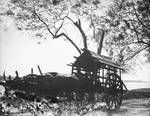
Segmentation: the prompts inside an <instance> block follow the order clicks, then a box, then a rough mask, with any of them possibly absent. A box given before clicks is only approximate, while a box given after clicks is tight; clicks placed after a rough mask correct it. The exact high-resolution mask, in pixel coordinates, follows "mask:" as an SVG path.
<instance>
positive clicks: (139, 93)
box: [124, 88, 150, 99]
mask: <svg viewBox="0 0 150 116" xmlns="http://www.w3.org/2000/svg"><path fill="white" fill-rule="evenodd" d="M139 98H150V88H141V89H132V90H129V91H127V92H126V93H125V95H124V99H139Z"/></svg>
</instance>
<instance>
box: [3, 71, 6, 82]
mask: <svg viewBox="0 0 150 116" xmlns="http://www.w3.org/2000/svg"><path fill="white" fill-rule="evenodd" d="M3 78H4V80H5V81H6V75H5V70H4V72H3Z"/></svg>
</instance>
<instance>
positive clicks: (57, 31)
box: [55, 20, 64, 35]
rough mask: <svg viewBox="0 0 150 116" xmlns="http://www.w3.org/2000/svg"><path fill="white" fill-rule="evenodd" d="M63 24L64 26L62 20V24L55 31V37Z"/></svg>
mask: <svg viewBox="0 0 150 116" xmlns="http://www.w3.org/2000/svg"><path fill="white" fill-rule="evenodd" d="M63 24H64V20H63V22H62V23H61V25H60V26H59V28H58V29H57V31H56V33H55V35H57V33H58V32H59V30H60V29H61V28H62V26H63Z"/></svg>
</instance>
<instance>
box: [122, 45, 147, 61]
mask: <svg viewBox="0 0 150 116" xmlns="http://www.w3.org/2000/svg"><path fill="white" fill-rule="evenodd" d="M148 47H149V46H145V47H144V48H142V49H140V50H138V51H137V52H135V53H134V54H133V55H131V56H129V57H127V58H126V59H125V60H124V62H125V61H129V60H130V59H132V58H133V57H135V56H136V55H137V54H139V53H140V52H142V51H143V50H145V49H147V48H148Z"/></svg>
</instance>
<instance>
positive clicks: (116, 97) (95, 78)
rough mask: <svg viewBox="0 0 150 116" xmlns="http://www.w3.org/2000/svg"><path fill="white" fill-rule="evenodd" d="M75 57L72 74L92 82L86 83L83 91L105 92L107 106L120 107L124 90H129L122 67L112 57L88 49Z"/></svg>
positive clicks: (110, 107)
mask: <svg viewBox="0 0 150 116" xmlns="http://www.w3.org/2000/svg"><path fill="white" fill-rule="evenodd" d="M75 58H76V61H75V62H74V63H73V64H72V74H73V75H76V76H77V77H78V78H79V79H80V80H81V81H82V80H83V81H85V79H88V80H90V82H91V83H87V85H86V84H85V85H84V89H83V92H88V93H94V94H95V93H98V94H101V93H104V96H103V98H104V99H103V100H104V101H105V102H106V106H107V108H109V109H112V108H113V109H114V108H117V107H119V106H120V105H121V104H122V98H123V92H124V90H127V88H126V86H125V85H124V83H123V81H122V80H121V72H122V70H123V69H122V67H121V66H120V65H118V64H116V63H113V62H112V60H111V58H109V57H106V56H102V55H98V54H96V53H94V52H92V51H89V50H86V49H84V50H83V53H82V54H81V55H80V56H79V57H75ZM85 88H87V89H85ZM81 89H82V88H81ZM84 90H85V91H84ZM86 90H87V91H86Z"/></svg>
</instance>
